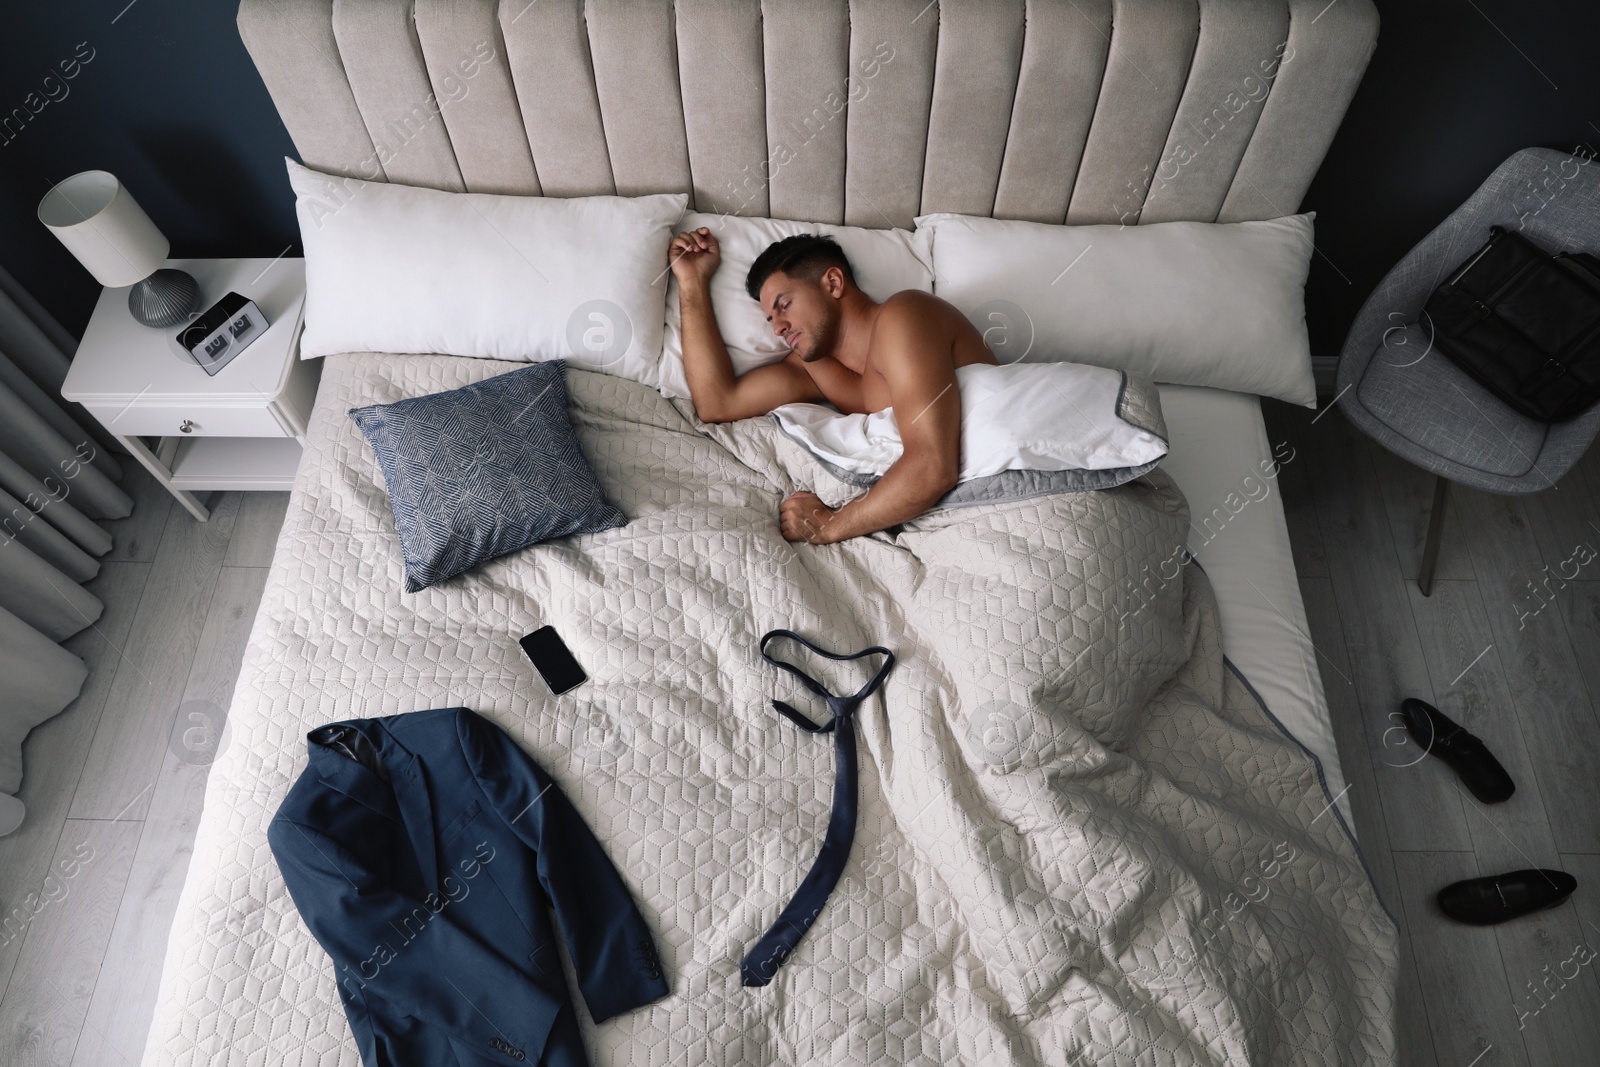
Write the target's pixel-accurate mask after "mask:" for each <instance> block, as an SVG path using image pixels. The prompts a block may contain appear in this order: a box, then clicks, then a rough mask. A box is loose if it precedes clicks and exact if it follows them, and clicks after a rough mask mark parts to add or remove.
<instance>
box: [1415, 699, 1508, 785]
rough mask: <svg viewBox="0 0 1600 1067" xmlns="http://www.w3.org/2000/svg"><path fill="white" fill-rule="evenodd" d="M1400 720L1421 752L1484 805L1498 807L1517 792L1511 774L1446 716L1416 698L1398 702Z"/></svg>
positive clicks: (1474, 738) (1478, 742) (1473, 736)
mask: <svg viewBox="0 0 1600 1067" xmlns="http://www.w3.org/2000/svg"><path fill="white" fill-rule="evenodd" d="M1400 717H1401V718H1403V719H1404V720H1405V722H1406V732H1407V733H1409V734H1410V735H1411V736H1412V737H1413V738H1415V739H1416V742H1417V744H1419V745H1421V746H1422V749H1423V751H1424V752H1430V753H1432V754H1433V755H1435V756H1438V757H1439V758H1440V759H1442V760H1444V761H1445V762H1446V763H1448V764H1449V765H1450V769H1451V770H1453V771H1455V772H1456V774H1457V775H1458V776H1459V777H1460V778H1461V781H1462V782H1464V783H1465V784H1466V787H1467V788H1468V789H1470V790H1472V795H1473V796H1475V797H1477V798H1478V800H1479V801H1480V802H1482V803H1484V804H1498V803H1500V802H1501V801H1502V800H1505V799H1507V798H1508V797H1510V796H1511V794H1512V793H1515V792H1516V791H1517V785H1516V783H1515V782H1513V781H1512V780H1511V775H1509V774H1507V773H1506V769H1505V768H1504V767H1502V766H1500V761H1499V760H1497V759H1495V758H1494V755H1493V753H1491V752H1490V751H1489V749H1488V746H1486V745H1485V744H1484V743H1483V742H1482V741H1480V740H1479V739H1478V738H1477V737H1476V736H1475V735H1473V734H1469V733H1468V732H1467V731H1465V730H1463V729H1462V728H1461V727H1460V726H1459V725H1457V724H1456V723H1454V722H1452V721H1451V720H1450V719H1448V718H1446V717H1445V714H1444V712H1442V711H1440V710H1439V709H1438V708H1436V707H1434V706H1433V705H1432V704H1428V703H1425V702H1423V701H1421V700H1418V699H1416V698H1415V697H1411V698H1408V699H1406V700H1403V701H1401V702H1400Z"/></svg>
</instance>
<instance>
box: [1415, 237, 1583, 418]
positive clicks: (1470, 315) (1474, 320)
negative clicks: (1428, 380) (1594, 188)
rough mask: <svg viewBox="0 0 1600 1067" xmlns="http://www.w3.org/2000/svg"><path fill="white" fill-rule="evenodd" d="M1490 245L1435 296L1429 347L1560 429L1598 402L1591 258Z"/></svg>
mask: <svg viewBox="0 0 1600 1067" xmlns="http://www.w3.org/2000/svg"><path fill="white" fill-rule="evenodd" d="M1492 234H1493V236H1491V237H1490V238H1489V242H1488V243H1487V244H1485V245H1484V246H1483V247H1482V248H1480V249H1479V250H1478V252H1477V254H1475V255H1474V256H1472V258H1470V259H1468V260H1467V261H1466V262H1465V263H1464V264H1462V265H1461V267H1460V268H1458V269H1457V270H1456V272H1455V274H1454V275H1452V276H1451V277H1450V278H1449V279H1448V280H1447V281H1446V282H1445V283H1444V284H1443V285H1441V286H1439V288H1438V289H1436V290H1434V293H1433V295H1432V296H1430V297H1429V298H1428V303H1427V305H1426V307H1425V308H1424V310H1425V311H1426V312H1427V313H1428V317H1429V318H1430V319H1431V320H1432V324H1433V339H1434V345H1435V346H1436V347H1437V348H1438V349H1439V351H1440V352H1441V353H1443V354H1444V355H1445V356H1446V357H1447V358H1448V359H1449V360H1450V361H1451V362H1452V363H1454V364H1455V365H1456V366H1458V367H1460V368H1461V369H1462V370H1464V371H1466V372H1467V373H1468V374H1470V375H1472V377H1473V378H1475V379H1476V380H1477V381H1478V382H1479V384H1481V385H1482V386H1483V387H1484V388H1485V389H1488V390H1489V391H1490V392H1492V393H1494V394H1495V395H1496V396H1498V397H1499V398H1500V399H1501V400H1503V401H1505V402H1506V403H1507V404H1508V405H1510V406H1511V407H1512V408H1513V409H1514V410H1516V411H1519V412H1521V413H1522V414H1524V415H1526V416H1528V417H1529V418H1531V419H1538V420H1540V421H1541V422H1562V421H1564V420H1566V419H1570V418H1573V417H1575V416H1577V415H1580V414H1582V413H1583V412H1584V411H1585V410H1586V409H1588V408H1589V407H1590V406H1592V405H1593V404H1594V403H1596V402H1597V401H1600V258H1596V257H1595V256H1593V255H1590V254H1588V253H1586V252H1579V253H1575V254H1571V255H1568V254H1566V253H1562V254H1561V255H1556V256H1551V255H1549V254H1548V253H1546V252H1545V251H1544V250H1543V249H1541V248H1539V246H1537V245H1535V244H1534V243H1533V242H1532V241H1529V240H1528V239H1527V238H1526V237H1523V236H1522V235H1521V234H1520V233H1516V232H1515V231H1512V230H1506V229H1502V228H1501V227H1499V226H1496V227H1494V229H1493V230H1492Z"/></svg>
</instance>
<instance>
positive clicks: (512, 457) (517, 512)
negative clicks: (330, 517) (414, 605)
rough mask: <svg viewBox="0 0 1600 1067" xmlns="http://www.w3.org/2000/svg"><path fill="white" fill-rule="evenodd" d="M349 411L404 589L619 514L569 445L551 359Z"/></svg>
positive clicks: (558, 377)
mask: <svg viewBox="0 0 1600 1067" xmlns="http://www.w3.org/2000/svg"><path fill="white" fill-rule="evenodd" d="M350 417H351V418H352V419H354V420H355V423H356V425H357V426H359V427H360V428H361V433H362V434H363V435H364V436H365V437H366V439H367V443H368V444H370V445H371V446H372V451H373V452H374V453H375V454H376V455H377V457H378V466H380V467H382V468H383V479H384V481H385V482H386V483H387V484H388V487H389V504H390V506H391V507H392V508H394V524H395V528H396V529H397V530H398V531H399V533H400V548H401V551H402V552H403V553H404V555H405V561H406V592H408V593H415V592H416V591H417V590H419V589H424V588H426V587H428V586H430V585H433V584H434V583H435V582H442V581H444V580H445V579H446V578H449V577H451V576H452V575H456V574H460V573H461V572H462V571H465V570H469V569H471V568H473V567H476V566H477V565H478V564H480V563H484V562H487V561H488V560H491V559H494V558H495V557H496V556H503V555H505V554H506V553H508V552H515V551H517V550H518V549H522V548H527V547H528V546H529V545H532V544H537V543H538V542H540V541H546V540H549V539H550V538H552V537H562V536H565V535H566V534H575V533H593V532H594V531H596V530H610V529H612V528H614V527H617V526H622V525H625V524H626V523H627V521H628V517H627V516H626V515H624V514H623V513H622V512H621V511H620V510H618V509H617V508H616V507H614V506H612V505H611V504H609V503H607V501H606V498H605V496H604V495H603V494H602V493H601V492H600V484H599V482H597V481H596V480H595V476H594V471H592V470H590V469H589V464H588V461H586V460H585V459H584V458H583V452H582V450H581V449H579V447H578V439H577V437H576V436H575V435H574V434H573V432H572V423H571V421H570V420H569V419H568V418H567V386H566V379H565V377H564V364H563V363H562V362H561V361H560V360H553V361H551V362H548V363H535V364H533V365H532V366H529V367H524V368H522V369H521V370H514V371H512V372H510V373H509V374H501V375H497V376H496V377H493V378H489V379H487V380H486V381H481V382H476V383H474V384H472V385H468V386H464V387H463V388H460V389H452V390H451V391H450V392H447V393H434V394H432V395H431V396H419V397H414V398H412V399H410V400H401V401H399V402H398V403H394V404H374V405H372V406H371V407H364V408H352V409H351V411H350Z"/></svg>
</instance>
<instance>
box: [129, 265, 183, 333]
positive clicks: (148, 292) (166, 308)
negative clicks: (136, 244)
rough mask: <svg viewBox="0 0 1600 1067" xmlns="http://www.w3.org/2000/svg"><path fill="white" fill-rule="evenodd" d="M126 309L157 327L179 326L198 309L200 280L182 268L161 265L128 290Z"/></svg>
mask: <svg viewBox="0 0 1600 1067" xmlns="http://www.w3.org/2000/svg"><path fill="white" fill-rule="evenodd" d="M128 311H129V312H131V313H132V314H133V317H134V319H136V320H137V321H139V322H142V323H144V325H146V326H152V327H155V328H156V329H164V328H166V327H168V326H181V325H182V324H183V323H186V322H188V321H189V320H190V319H191V318H193V317H194V316H195V315H196V314H197V313H198V312H199V311H200V284H199V283H198V282H196V281H195V280H194V279H193V278H191V277H190V276H189V275H187V274H185V273H184V272H183V271H181V270H173V269H172V268H171V267H164V268H162V269H161V270H158V271H156V272H155V273H154V274H152V275H150V277H148V278H146V279H145V280H144V281H142V282H140V283H139V284H137V285H135V286H134V287H133V288H132V289H130V290H129V291H128Z"/></svg>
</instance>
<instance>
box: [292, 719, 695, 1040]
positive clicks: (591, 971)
mask: <svg viewBox="0 0 1600 1067" xmlns="http://www.w3.org/2000/svg"><path fill="white" fill-rule="evenodd" d="M306 739H307V741H308V742H309V744H310V749H311V764H310V766H309V767H307V768H306V770H305V773H304V774H302V775H301V776H300V778H299V780H298V781H296V782H295V784H294V786H293V787H292V788H291V789H290V790H289V795H288V796H287V797H286V798H285V799H284V802H283V806H282V807H280V808H279V809H278V814H277V815H276V817H274V819H273V820H272V825H271V826H270V827H269V828H268V830H267V840H268V841H269V842H270V844H271V846H272V853H273V855H274V856H275V857H276V858H277V861H278V867H279V868H280V869H281V870H282V872H283V880H284V881H285V882H286V883H287V884H288V887H289V893H290V895H291V896H292V897H293V898H294V902H295V906H296V907H297V908H299V909H300V915H301V917H302V918H304V919H305V922H306V925H307V926H309V927H310V928H311V932H312V934H313V935H315V937H316V939H317V940H318V941H319V942H320V943H321V944H322V947H323V948H324V949H326V950H327V952H328V955H329V956H331V957H333V962H334V965H335V967H336V968H337V978H338V986H339V997H340V999H341V1000H342V1001H343V1002H344V1009H345V1015H346V1016H347V1017H348V1018H349V1020H350V1028H351V1030H352V1031H354V1033H355V1038H356V1043H357V1044H358V1045H359V1046H360V1048H361V1060H362V1063H363V1064H365V1065H366V1067H441V1065H444V1067H448V1065H452V1064H459V1065H461V1067H477V1065H483V1064H499V1065H506V1064H512V1063H523V1062H526V1063H528V1064H534V1063H543V1064H548V1065H550V1067H583V1065H585V1064H586V1062H587V1061H586V1058H585V1056H584V1051H583V1042H582V1038H581V1035H580V1033H579V1030H578V1023H577V1019H576V1017H575V1016H574V1009H573V1006H572V1002H571V1000H570V999H569V997H568V994H567V986H566V980H565V976H564V975H563V973H562V967H561V956H560V953H559V951H558V950H557V948H556V944H555V940H554V937H553V934H552V931H551V927H550V922H549V919H548V918H547V917H546V911H547V909H550V908H553V909H554V910H555V913H556V917H557V919H558V920H559V922H560V926H561V931H562V933H563V935H564V936H565V940H566V944H567V950H568V952H569V954H570V955H571V958H572V963H573V966H574V969H575V970H576V972H577V977H578V986H579V988H580V989H581V990H582V992H583V999H584V1001H585V1002H586V1003H587V1004H588V1006H589V1014H590V1015H591V1016H592V1017H593V1018H594V1020H595V1022H604V1021H605V1020H606V1019H609V1018H611V1017H612V1016H614V1015H617V1014H620V1013H622V1012H625V1011H631V1010H632V1009H634V1008H637V1007H640V1006H641V1005H644V1004H648V1003H650V1002H651V1001H654V1000H657V999H659V998H661V997H664V996H666V994H667V983H666V980H665V979H664V978H663V977H662V972H661V965H660V962H659V960H658V958H657V956H656V951H655V945H654V942H653V941H652V939H651V936H650V930H649V927H647V926H646V925H645V922H644V919H643V918H642V917H641V916H640V915H639V912H638V909H637V908H636V907H635V906H634V903H633V898H632V896H631V895H630V894H629V892H628V887H627V886H626V885H625V884H624V883H623V881H622V879H621V877H620V876H619V875H618V874H617V870H616V868H615V867H613V866H612V864H611V861H610V860H609V859H608V858H607V857H606V854H605V852H604V851H603V850H602V849H601V847H600V844H599V842H598V841H596V840H595V838H594V835H593V834H592V833H591V832H590V831H589V828H588V826H586V825H585V824H584V822H583V820H582V819H581V818H580V817H579V815H578V813H577V812H576V811H575V810H574V809H573V807H572V804H571V803H570V802H569V801H568V800H567V798H566V797H565V796H564V795H563V794H562V792H561V790H560V789H558V788H557V787H556V784H555V782H554V781H552V780H551V778H550V776H549V775H547V774H545V773H544V771H543V770H542V769H540V768H539V766H538V765H537V764H535V763H534V762H533V760H532V759H530V758H529V757H528V755H527V754H526V753H525V752H523V751H522V749H521V748H519V747H518V746H517V744H516V742H514V741H513V740H512V739H511V738H510V737H508V736H507V735H506V734H505V732H504V731H502V730H501V729H500V728H499V727H497V726H495V725H494V724H493V723H491V722H489V721H488V720H487V719H484V718H482V717H481V716H479V715H475V714H474V713H472V712H471V711H468V710H467V709H466V708H444V709H441V710H438V711H420V712H413V713H411V714H408V715H394V716H391V717H389V718H384V719H358V720H354V721H351V722H341V723H333V724H332V725H329V726H323V727H319V728H318V729H316V730H313V731H312V732H311V733H310V734H308V735H307V737H306Z"/></svg>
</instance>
